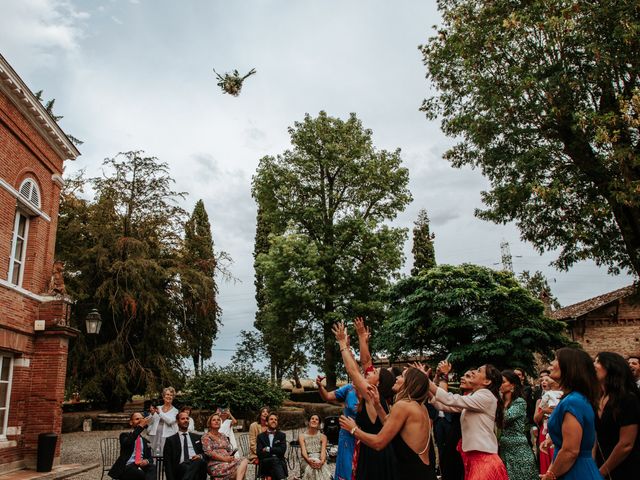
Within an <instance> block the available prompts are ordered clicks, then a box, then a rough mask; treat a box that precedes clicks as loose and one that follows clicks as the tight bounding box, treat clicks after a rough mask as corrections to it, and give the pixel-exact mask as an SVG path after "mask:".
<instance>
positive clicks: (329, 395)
mask: <svg viewBox="0 0 640 480" xmlns="http://www.w3.org/2000/svg"><path fill="white" fill-rule="evenodd" d="M323 380H324V377H321V376H320V375H318V376H317V377H316V385H317V386H318V393H319V394H320V398H322V400H324V401H325V402H337V401H338V399H337V398H336V392H328V391H327V389H326V388H324V385H323V384H322V381H323Z"/></svg>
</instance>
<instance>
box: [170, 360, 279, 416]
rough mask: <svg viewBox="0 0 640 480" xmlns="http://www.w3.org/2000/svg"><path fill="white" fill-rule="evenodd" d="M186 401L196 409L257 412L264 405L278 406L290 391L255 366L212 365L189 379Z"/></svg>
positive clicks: (244, 412) (241, 412)
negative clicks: (228, 408)
mask: <svg viewBox="0 0 640 480" xmlns="http://www.w3.org/2000/svg"><path fill="white" fill-rule="evenodd" d="M185 392H186V393H185V396H184V397H183V398H184V401H185V402H186V403H188V404H189V405H191V406H193V407H194V408H212V407H215V406H228V407H230V408H231V410H232V411H233V412H234V413H235V412H238V414H240V415H242V414H246V413H249V412H257V411H258V409H259V408H260V407H262V406H264V405H267V406H270V407H273V408H277V407H279V406H280V405H282V402H283V401H284V400H285V398H286V393H285V392H284V391H283V390H282V389H281V388H280V385H279V384H278V385H274V384H271V383H269V381H268V379H267V378H265V377H264V376H263V375H261V374H260V373H258V372H256V371H255V370H252V369H251V368H238V367H235V368H234V367H224V368H220V367H208V368H205V369H204V370H203V371H202V372H201V373H200V375H198V376H196V377H193V378H191V379H189V380H188V381H187V384H186V386H185Z"/></svg>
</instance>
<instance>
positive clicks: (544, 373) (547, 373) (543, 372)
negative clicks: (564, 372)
mask: <svg viewBox="0 0 640 480" xmlns="http://www.w3.org/2000/svg"><path fill="white" fill-rule="evenodd" d="M550 374H551V370H549V369H548V368H545V369H543V370H540V372H539V373H538V376H542V375H550Z"/></svg>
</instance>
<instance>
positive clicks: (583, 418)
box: [547, 392, 602, 480]
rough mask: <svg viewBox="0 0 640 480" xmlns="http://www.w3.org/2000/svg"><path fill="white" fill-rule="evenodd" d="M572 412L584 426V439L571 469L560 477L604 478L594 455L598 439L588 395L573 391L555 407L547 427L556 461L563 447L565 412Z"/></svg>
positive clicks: (567, 479)
mask: <svg viewBox="0 0 640 480" xmlns="http://www.w3.org/2000/svg"><path fill="white" fill-rule="evenodd" d="M565 413H570V414H572V415H573V416H574V417H576V419H577V420H578V422H580V425H581V426H582V440H581V441H580V453H579V454H578V458H577V459H576V461H575V463H574V464H573V466H572V467H571V469H570V470H569V471H568V472H567V473H565V474H564V475H562V476H559V477H558V479H562V480H602V475H600V472H599V470H598V467H597V465H596V462H595V460H594V459H593V457H592V454H591V452H592V448H593V445H594V443H595V440H596V427H595V413H594V411H593V408H592V407H591V404H589V402H588V401H587V399H586V397H585V396H584V395H582V394H581V393H578V392H571V393H569V394H568V395H566V396H565V397H563V398H562V400H560V403H559V404H558V406H557V407H556V408H555V410H554V411H553V413H552V414H551V416H550V417H549V421H548V423H547V428H548V429H549V435H550V436H551V440H553V444H554V445H555V451H554V454H553V459H554V461H555V458H556V456H557V455H558V452H559V451H560V449H561V448H562V421H563V420H564V414H565Z"/></svg>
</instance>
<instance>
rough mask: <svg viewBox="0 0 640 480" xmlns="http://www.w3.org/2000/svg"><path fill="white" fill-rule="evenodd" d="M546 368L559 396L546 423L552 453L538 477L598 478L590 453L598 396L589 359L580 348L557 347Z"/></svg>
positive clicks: (598, 473) (597, 387)
mask: <svg viewBox="0 0 640 480" xmlns="http://www.w3.org/2000/svg"><path fill="white" fill-rule="evenodd" d="M550 370H551V374H550V377H551V378H552V379H554V380H555V381H556V382H558V384H559V385H560V388H561V389H562V392H563V396H562V400H560V403H558V406H557V407H556V408H555V409H554V410H553V413H552V414H551V416H550V417H549V421H548V422H547V426H548V428H549V436H550V437H551V440H552V441H553V444H554V445H555V452H554V458H553V462H552V463H551V466H550V467H549V469H548V470H547V472H546V473H545V474H544V475H542V477H541V478H542V480H556V479H557V478H562V479H563V480H596V479H597V480H601V479H602V475H600V472H599V471H598V467H597V466H596V462H595V461H594V459H593V456H592V449H593V446H594V443H595V440H596V429H595V411H596V409H597V408H598V401H599V399H600V392H599V385H598V378H597V377H596V370H595V368H594V366H593V361H592V360H591V357H589V355H588V354H587V353H586V352H585V351H583V350H579V349H577V348H561V349H559V350H558V351H557V352H556V358H555V360H554V361H553V362H551V367H550ZM545 443H548V442H546V441H545ZM542 448H543V449H544V448H545V445H544V444H543V446H542Z"/></svg>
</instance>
